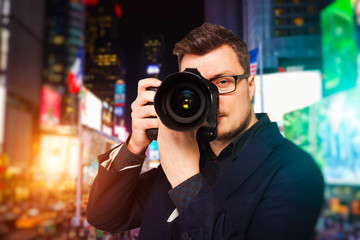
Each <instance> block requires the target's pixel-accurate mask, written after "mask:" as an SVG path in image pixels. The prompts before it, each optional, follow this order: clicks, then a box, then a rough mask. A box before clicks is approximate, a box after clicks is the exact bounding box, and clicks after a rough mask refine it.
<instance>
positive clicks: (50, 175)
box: [0, 0, 360, 240]
mask: <svg viewBox="0 0 360 240" xmlns="http://www.w3.org/2000/svg"><path fill="white" fill-rule="evenodd" d="M205 21H207V22H211V23H217V24H221V25H224V26H226V27H228V28H230V29H232V30H233V32H234V33H236V34H237V35H238V36H240V37H241V38H242V39H243V40H244V41H245V42H246V43H247V45H248V48H249V51H250V54H251V64H252V67H251V69H252V72H253V74H255V75H256V83H257V94H256V97H255V110H256V112H267V113H269V116H270V118H271V119H272V120H273V121H276V122H278V125H279V128H280V130H281V131H282V133H283V135H284V136H285V137H287V138H289V139H290V140H292V141H294V142H295V143H296V144H297V145H299V146H300V147H301V148H303V149H304V150H306V151H308V152H309V153H310V154H311V155H312V156H313V157H314V159H315V160H316V162H317V163H318V165H319V167H320V168H321V170H322V172H323V174H324V177H325V181H326V191H325V200H324V207H323V210H322V213H321V216H320V218H319V220H318V223H317V226H316V229H315V232H314V239H351V240H353V239H360V86H359V85H360V54H359V51H360V0H221V1H217V0H181V1H180V0H171V1H165V0H31V1H30V0H0V239H5V240H10V239H11V240H12V239H136V236H137V233H138V229H135V230H133V231H129V232H126V233H122V234H110V233H106V232H103V231H101V230H98V229H95V228H93V227H92V226H90V225H89V224H88V223H87V221H86V219H85V218H84V216H85V211H86V203H87V198H88V193H89V189H90V187H91V183H92V181H93V179H94V177H95V175H96V173H97V168H98V164H97V155H99V154H100V153H103V152H105V151H107V150H109V149H111V148H112V147H114V146H116V145H117V144H119V143H121V142H123V141H125V140H126V138H127V137H128V135H129V134H131V119H130V113H131V110H130V105H131V103H132V101H133V100H134V99H135V97H136V94H137V82H138V80H139V79H141V78H145V77H157V78H159V79H163V78H164V77H165V76H167V75H168V74H171V73H173V72H176V71H178V68H177V59H176V57H175V56H173V55H172V49H173V46H174V44H175V43H176V42H177V41H179V40H180V39H181V38H182V37H184V36H185V35H186V34H187V33H188V32H189V31H190V30H191V29H193V28H195V27H197V26H199V25H201V24H202V23H203V22H205ZM158 164H159V153H158V149H157V145H156V142H153V143H152V144H151V145H150V147H149V149H148V151H147V158H146V162H145V164H144V169H143V170H144V171H146V170H148V169H150V168H152V167H155V166H157V165H158ZM294 217H296V216H294Z"/></svg>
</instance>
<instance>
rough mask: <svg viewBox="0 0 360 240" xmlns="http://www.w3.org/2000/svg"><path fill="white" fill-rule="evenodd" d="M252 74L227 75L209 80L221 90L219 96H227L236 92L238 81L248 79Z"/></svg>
mask: <svg viewBox="0 0 360 240" xmlns="http://www.w3.org/2000/svg"><path fill="white" fill-rule="evenodd" d="M249 76H250V74H248V73H247V74H242V75H226V76H220V77H215V78H212V79H209V81H210V82H212V83H213V84H215V85H216V86H217V88H218V90H219V94H227V93H232V92H235V90H236V85H237V84H236V80H239V79H245V78H248V77H249Z"/></svg>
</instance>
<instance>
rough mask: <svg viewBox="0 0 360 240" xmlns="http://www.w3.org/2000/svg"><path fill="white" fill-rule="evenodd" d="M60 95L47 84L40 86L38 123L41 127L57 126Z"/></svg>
mask: <svg viewBox="0 0 360 240" xmlns="http://www.w3.org/2000/svg"><path fill="white" fill-rule="evenodd" d="M60 112H61V95H60V93H58V92H57V91H56V90H55V89H52V88H51V87H48V86H46V85H45V86H43V87H42V88H41V104H40V125H41V127H43V128H51V127H54V126H58V125H59V123H60Z"/></svg>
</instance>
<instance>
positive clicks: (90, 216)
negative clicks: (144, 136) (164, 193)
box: [86, 145, 157, 232]
mask: <svg viewBox="0 0 360 240" xmlns="http://www.w3.org/2000/svg"><path fill="white" fill-rule="evenodd" d="M118 147H123V148H124V147H125V148H124V149H123V150H122V149H121V150H120V151H119V153H118V155H117V156H116V159H115V160H114V163H113V165H114V166H115V167H116V164H115V163H116V162H115V161H117V162H127V163H128V164H130V165H133V166H134V164H136V161H134V159H129V158H132V157H131V154H130V155H129V154H127V153H124V150H125V151H126V150H127V149H126V146H124V145H120V146H118ZM127 151H128V150H127ZM110 153H111V151H109V152H107V153H105V154H103V155H100V156H99V157H98V158H99V170H98V174H97V176H96V178H95V179H94V182H93V184H92V186H91V190H90V194H89V202H88V206H87V211H86V217H87V220H88V222H89V223H90V224H91V225H93V226H94V227H96V228H98V229H101V230H104V231H107V232H121V231H125V230H130V229H133V228H137V227H139V226H140V222H141V216H142V213H143V209H144V204H145V202H146V200H147V197H148V193H149V191H150V189H151V186H152V183H153V179H154V178H155V177H154V176H155V174H156V171H157V169H152V170H150V171H148V172H146V173H143V174H140V171H141V166H142V162H143V160H144V158H145V157H144V158H143V159H142V162H140V163H139V164H137V165H139V166H137V167H131V168H126V167H125V168H124V169H120V170H119V169H115V170H112V169H113V168H109V170H107V169H106V168H104V167H103V166H102V165H101V163H102V162H103V161H106V160H107V159H108V158H109V155H110ZM124 158H125V159H124ZM126 158H127V159H126ZM133 158H136V157H135V156H133ZM122 167H124V166H122Z"/></svg>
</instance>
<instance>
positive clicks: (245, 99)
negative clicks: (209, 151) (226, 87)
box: [180, 45, 256, 142]
mask: <svg viewBox="0 0 360 240" xmlns="http://www.w3.org/2000/svg"><path fill="white" fill-rule="evenodd" d="M185 68H197V69H198V70H199V72H200V73H201V75H202V76H203V77H205V78H206V79H211V78H214V77H219V76H223V75H240V74H244V69H243V68H242V67H241V65H240V63H239V60H238V58H237V55H236V54H235V52H234V51H233V49H232V48H231V47H230V46H228V45H222V46H221V47H219V48H217V49H215V50H213V51H211V52H209V53H207V54H205V55H201V56H200V55H192V54H185V55H184V57H183V59H182V62H181V65H180V71H184V70H185ZM254 94H255V81H254V77H253V76H252V75H251V76H250V77H249V78H248V79H239V80H237V87H236V91H235V92H233V93H229V94H224V95H219V120H218V121H219V124H218V136H217V138H216V140H215V141H225V142H228V141H232V140H233V139H234V138H236V137H237V136H238V135H239V134H241V133H242V132H243V131H245V130H246V129H247V128H249V127H250V126H251V125H252V124H254V123H255V122H256V117H255V114H254V111H253V106H252V102H251V100H252V97H253V96H254Z"/></svg>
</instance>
